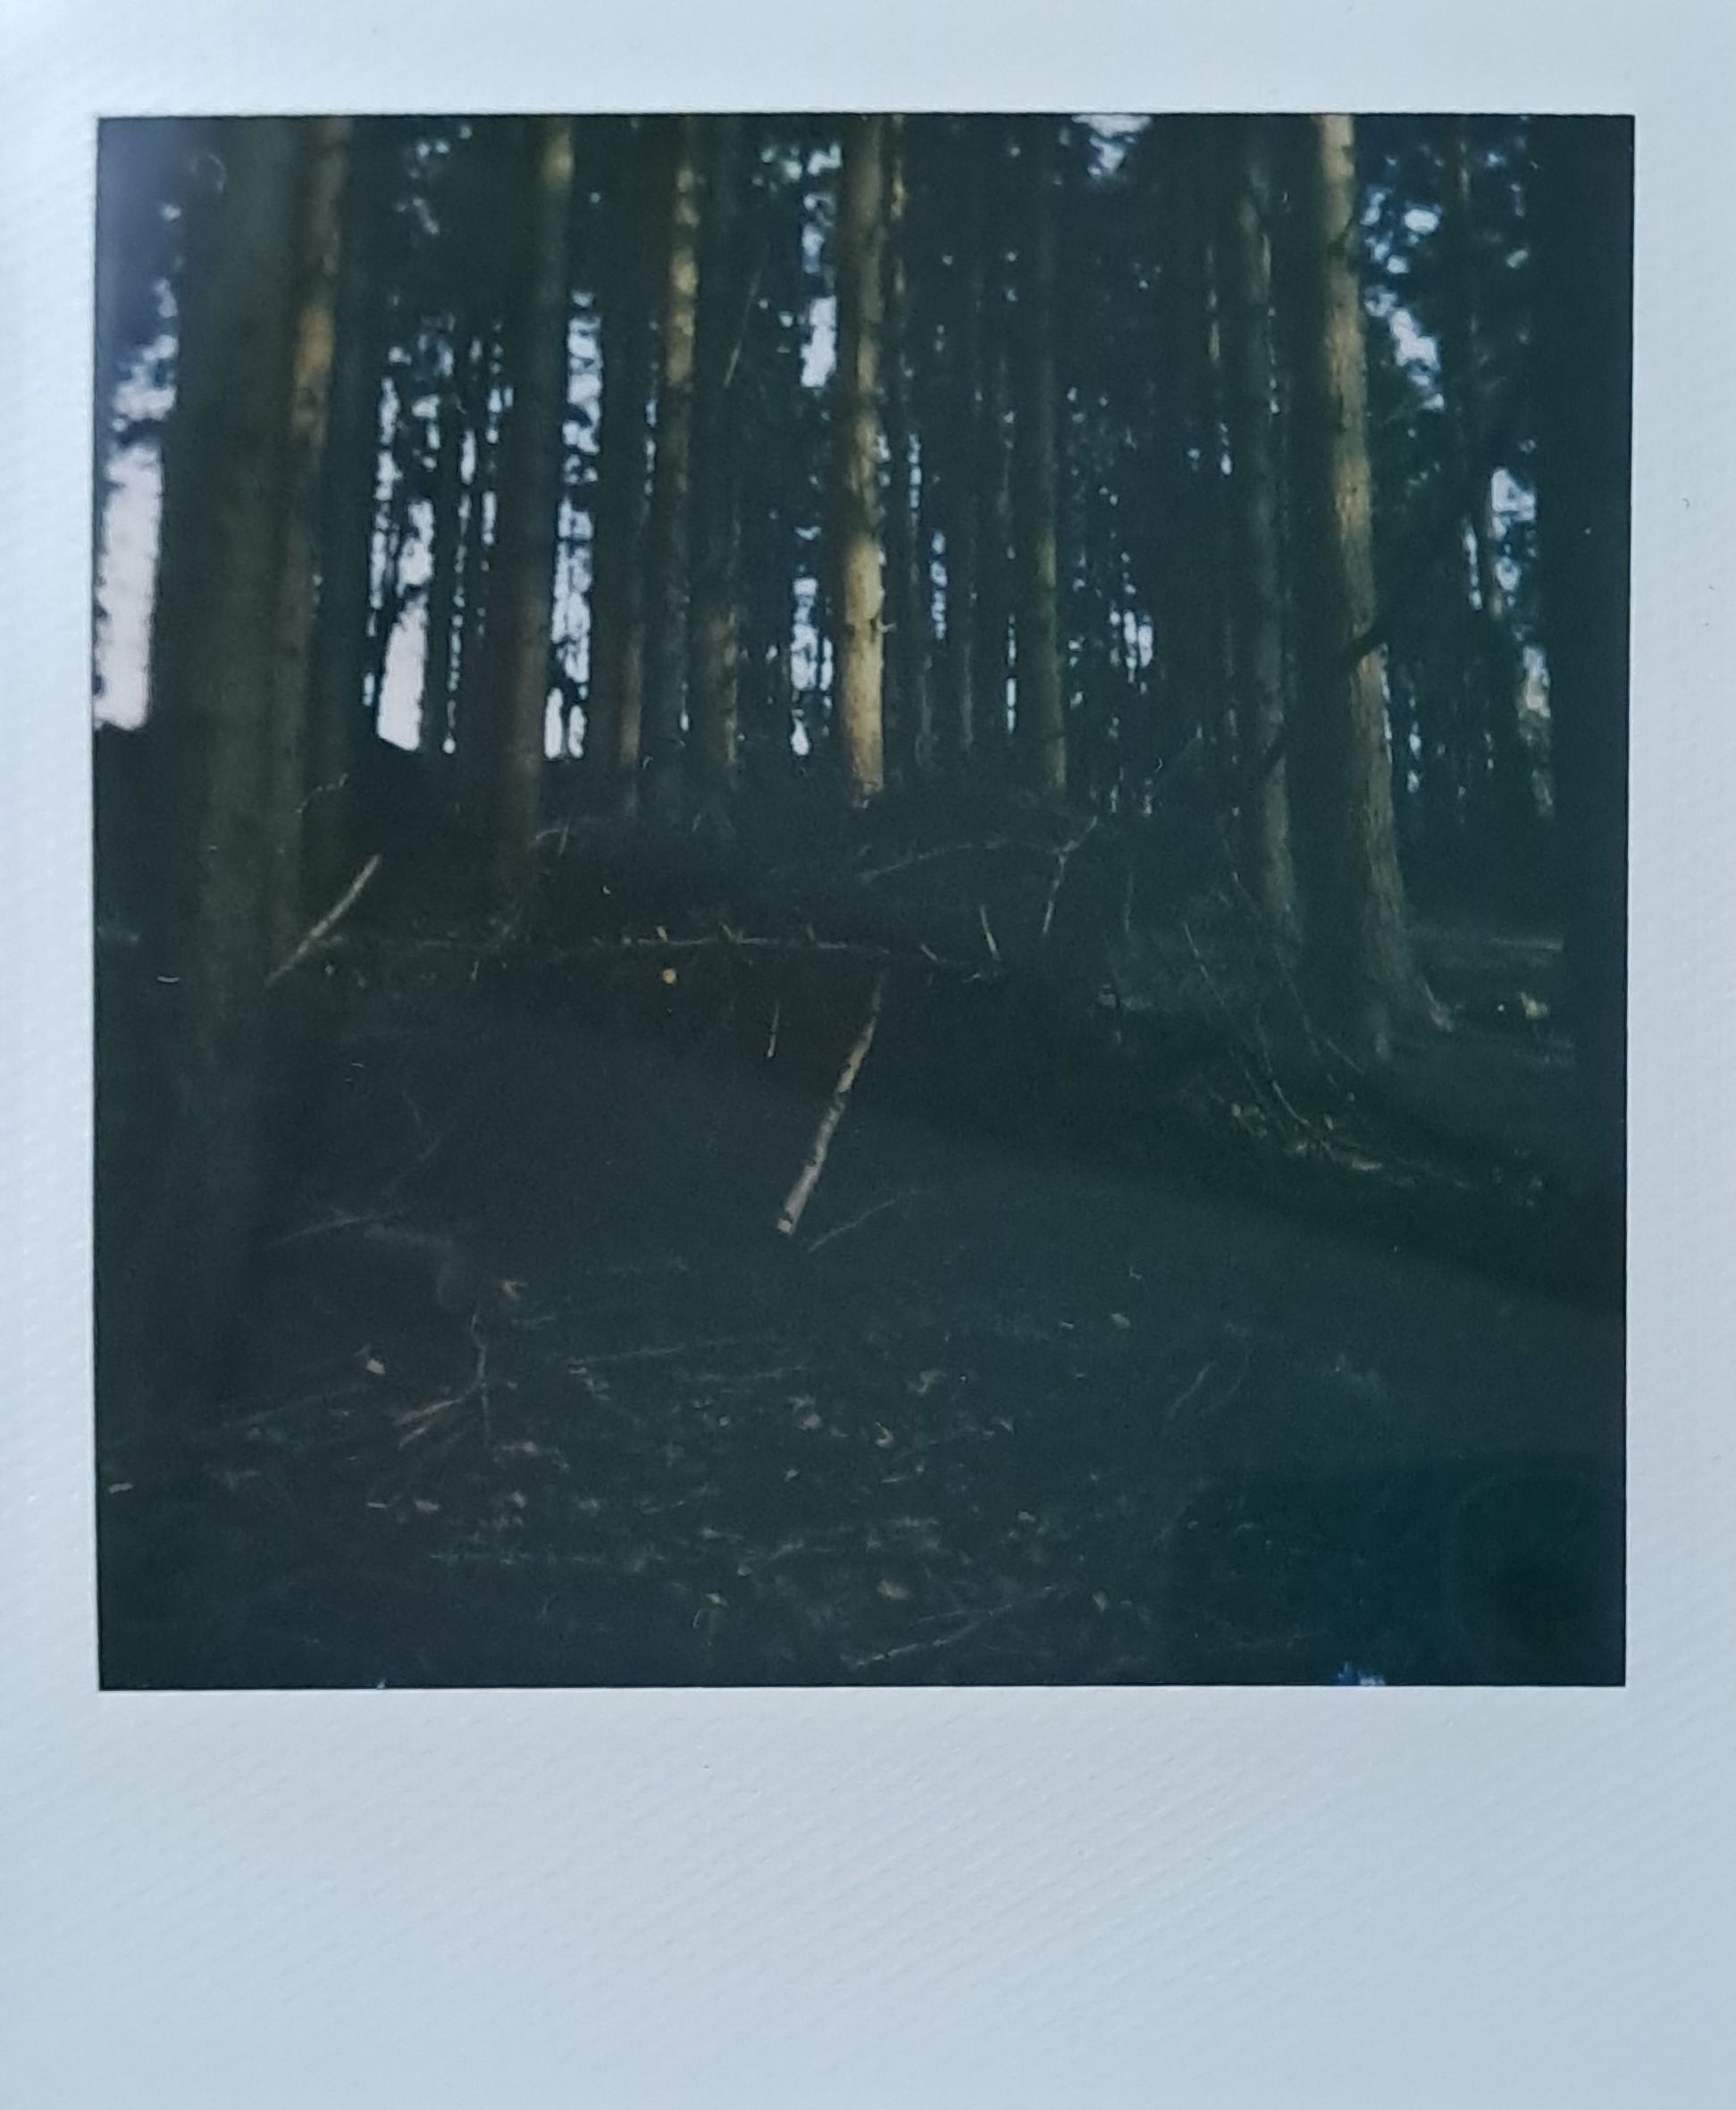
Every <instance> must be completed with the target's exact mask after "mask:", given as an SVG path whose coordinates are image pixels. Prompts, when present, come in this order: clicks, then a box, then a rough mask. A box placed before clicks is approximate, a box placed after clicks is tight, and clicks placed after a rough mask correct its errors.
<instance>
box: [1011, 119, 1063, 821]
mask: <svg viewBox="0 0 1736 2110" xmlns="http://www.w3.org/2000/svg"><path fill="white" fill-rule="evenodd" d="M1054 133H1055V126H1054V121H1053V119H1052V118H1046V117H1034V118H1031V119H1028V120H1027V122H1025V124H1024V125H1023V126H1022V127H1021V130H1020V138H1019V161H1020V171H1019V173H1020V179H1021V189H1022V190H1023V192H1024V218H1023V226H1022V229H1021V234H1020V245H1019V246H1020V258H1019V263H1020V270H1019V340H1018V351H1019V357H1018V361H1017V366H1016V388H1017V394H1016V396H1015V399H1014V404H1013V475H1014V480H1015V503H1014V508H1013V555H1014V567H1015V573H1016V581H1017V584H1016V595H1015V619H1016V626H1017V647H1016V649H1017V654H1018V657H1017V661H1016V668H1015V671H1016V687H1015V691H1014V694H1015V705H1016V710H1017V719H1016V726H1015V730H1016V738H1017V741H1018V747H1019V765H1020V774H1021V775H1022V776H1023V778H1024V780H1025V782H1026V783H1027V785H1028V786H1030V788H1031V789H1032V790H1033V791H1035V792H1036V793H1038V794H1040V795H1042V796H1044V797H1049V798H1059V797H1061V795H1062V794H1063V793H1064V792H1065V791H1066V789H1067V716H1066V706H1065V702H1064V700H1063V698H1062V694H1061V644H1060V636H1059V626H1058V620H1057V607H1056V599H1057V578H1058V570H1059V566H1058V562H1057V554H1056V541H1057V514H1058V506H1057V476H1056V470H1055V312H1054V311H1055V137H1054Z"/></svg>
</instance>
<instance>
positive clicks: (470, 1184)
mask: <svg viewBox="0 0 1736 2110" xmlns="http://www.w3.org/2000/svg"><path fill="white" fill-rule="evenodd" d="M95 151H96V178H95V198H96V224H95V231H94V263H95V298H94V315H95V329H94V360H93V366H92V373H93V374H94V382H93V383H92V400H91V405H90V411H91V416H90V425H89V434H90V449H91V457H90V474H91V478H92V490H93V494H94V495H93V503H92V509H91V515H90V523H89V531H90V547H89V562H90V567H91V591H90V600H91V606H90V619H89V635H88V655H89V656H88V664H89V671H90V693H91V706H92V709H91V717H92V724H91V730H90V739H91V742H92V744H93V748H94V753H93V760H92V763H91V778H92V785H93V807H94V824H93V825H94V867H93V870H92V876H91V911H92V914H91V930H90V942H91V946H92V955H91V957H92V959H93V961H94V966H93V969H92V971H93V973H94V988H95V1029H94V1033H95V1038H94V1069H95V1078H94V1093H95V1097H94V1130H93V1134H94V1150H93V1156H94V1181H95V1189H94V1191H95V1204H94V1207H95V1232H94V1275H95V1285H94V1305H95V1338H96V1364H95V1395H96V1396H95V1406H96V1425H95V1443H94V1451H93V1453H92V1456H93V1461H94V1466H95V1477H96V1484H95V1487H94V1490H93V1499H94V1505H95V1518H96V1567H97V1575H96V1585H97V1628H98V1643H99V1654H100V1684H101V1686H102V1689H103V1690H104V1691H105V1693H117V1692H146V1691H152V1692H158V1693H188V1692H195V1691H198V1692H228V1693H244V1692H256V1691H261V1690H282V1689H287V1688H312V1687H325V1688H340V1689H356V1690H366V1689H372V1688H381V1687H384V1688H388V1689H403V1688H455V1687H463V1688H488V1687H564V1688H597V1687H617V1688H619V1687H633V1688H652V1687H655V1688H680V1687H851V1686H854V1687H866V1686H877V1687H887V1686H910V1687H935V1686H1026V1687H1033V1686H1037V1687H1040V1686H1065V1687H1114V1686H1129V1685H1138V1686H1207V1685H1212V1686H1223V1685H1242V1686H1279V1685H1282V1686H1308V1685H1316V1686H1329V1685H1417V1686H1581V1687H1611V1686H1616V1687H1619V1686H1622V1685H1623V1684H1624V1683H1625V1681H1626V1678H1627V1674H1628V1631H1629V1622H1628V1605H1627V1556H1626V1547H1627V1517H1628V1509H1627V1498H1628V1476H1627V1469H1628V1415H1627V1320H1626V1294H1627V1286H1628V1270H1627V1174H1628V1150H1627V1047H1628V1044H1627V1032H1628V1003H1627V998H1628V848H1629V827H1628V798H1629V771H1628V730H1629V613H1630V558H1631V504H1630V497H1631V468H1630V456H1631V438H1632V415H1633V414H1632V384H1633V367H1634V359H1633V350H1634V329H1633V298H1634V275H1633V235H1634V202H1635V192H1634V181H1635V127H1634V123H1633V122H1632V120H1631V117H1629V116H1625V115H1619V114H1617V115H1611V114H1574V113H1571V112H1562V111H1556V112H1551V113H1547V114H1531V115H1527V114H1514V113H1510V112H1506V113H1503V112H1491V111H1489V110H1468V111H1464V112H1452V111H1448V112H1444V113H1443V112H1432V113H1406V112H1405V111H1402V110H1394V111H1388V112H1381V111H1378V110H1375V111H1370V110H1363V111H1358V112H1357V113H1355V114H1354V115H1351V114H1346V113H1335V112H1330V111H1328V112H1324V113H1321V112H1312V113H1311V112H1308V111H1305V110H1297V111H1277V112H1272V111H1264V112H1259V113H1236V112H1234V111H1219V112H1215V113H1202V112H1199V111H1197V110H1189V111H1170V112H1164V111H1156V112H1150V111H1147V112H1139V111H1135V112H1128V113H1113V112H1111V113H1102V112H1097V113H1093V112H1078V111H1055V112H1032V111H1029V110H1016V111H1004V110H983V111H977V112H969V111H959V112H952V111H944V110H943V111H933V110H926V111H919V112H910V113H902V114H901V113H897V112H879V111H862V110H846V111H843V112H837V111H834V112H830V113H828V112H826V110H823V109H820V110H803V109H801V108H794V109H790V110H784V111H778V112H775V113H767V112H765V111H754V112H737V111H731V110H714V109H704V110H693V111H682V110H675V111H668V110H664V111H657V112H650V111H644V112H641V113H633V112H632V111H623V110H613V111H608V112H604V113H588V114H570V113H569V114H554V115H550V114H522V113H487V114H472V115H465V114H463V113H448V114H444V115H442V114H407V113H401V112H399V113H391V114H373V115H368V114H358V113H347V114H325V115H319V114H303V115H273V114H249V115H238V114H197V113H193V114H185V115H172V114H162V113H159V114H151V115H137V116H127V115H119V114H110V115H105V117H104V118H103V120H102V122H101V123H100V125H99V126H98V127H97V128H96V134H95ZM76 554H78V553H77V552H75V555H76ZM1333 1704H1337V1702H1333ZM1392 2099H1396V2098H1392Z"/></svg>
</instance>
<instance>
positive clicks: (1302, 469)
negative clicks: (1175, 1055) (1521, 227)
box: [1286, 116, 1420, 1057]
mask: <svg viewBox="0 0 1736 2110" xmlns="http://www.w3.org/2000/svg"><path fill="white" fill-rule="evenodd" d="M1287 138H1288V142H1289V145H1290V148H1291V152H1290V154H1289V156H1288V170H1287V172H1288V174H1289V177H1290V181H1291V220H1290V223H1289V226H1290V232H1291V235H1292V238H1293V241H1294V253H1293V258H1292V263H1291V267H1290V269H1289V271H1288V272H1287V274H1286V275H1287V290H1289V292H1290V294H1291V296H1292V298H1293V302H1294V306H1293V309H1292V313H1291V315H1290V327H1289V329H1288V331H1287V351H1288V354H1289V357H1290V360H1291V364H1292V370H1293V380H1294V389H1295V394H1294V403H1293V431H1292V435H1291V437H1292V459H1293V465H1294V475H1295V500H1296V574H1297V576H1296V615H1297V652H1298V672H1299V675H1300V684H1299V692H1298V695H1297V705H1298V708H1297V710H1296V719H1295V723H1294V726H1293V728H1292V729H1293V735H1294V736H1293V738H1292V741H1291V743H1290V749H1289V760H1290V794H1291V817H1292V820H1293V821H1294V822H1295V824H1296V836H1297V842H1296V847H1297V850H1298V852H1299V853H1300V874H1299V876H1300V877H1301V879H1302V881H1303V887H1304V905H1305V911H1306V914H1305V933H1304V935H1305V941H1306V957H1307V963H1308V966H1309V969H1310V971H1311V977H1312V982H1313V986H1314V988H1315V991H1316V993H1317V995H1318V996H1319V997H1320V999H1321V1002H1322V1004H1323V1005H1324V1007H1325V1009H1326V1011H1327V1013H1329V1016H1330V1017H1331V1018H1332V1019H1333V1020H1334V1021H1335V1022H1336V1023H1337V1024H1338V1026H1339V1028H1340V1029H1341V1030H1343V1031H1344V1032H1345V1033H1346V1035H1347V1036H1348V1038H1350V1039H1351V1040H1352V1042H1353V1043H1354V1045H1356V1046H1357V1047H1359V1048H1360V1049H1361V1050H1362V1051H1363V1052H1364V1053H1365V1054H1368V1055H1374V1056H1376V1057H1381V1056H1384V1055H1385V1054H1386V1052H1387V1051H1388V1047H1389V1045H1390V1036H1391V1032H1392V1030H1393V1028H1394V1026H1395V1025H1396V1024H1397V1023H1398V1022H1399V1021H1401V1020H1403V1019H1404V1018H1405V1016H1406V1015H1407V1014H1408V1013H1411V1012H1412V1011H1413V1008H1414V1007H1415V1005H1416V1003H1417V1000H1418V997H1419V996H1420V985H1419V984H1418V982H1417V979H1416V975H1415V971H1414V969H1413V964H1412V960H1411V950H1410V940H1409V934H1408V932H1407V930H1406V928H1405V892H1404V887H1403V884H1402V882H1401V880H1400V878H1399V872H1398V853H1397V846H1396V840H1395V836H1394V828H1393V810H1392V763H1391V756H1390V753H1389V751H1388V739H1387V726H1386V699H1385V694H1384V683H1383V680H1382V677H1381V670H1380V661H1379V659H1378V658H1377V657H1376V656H1375V654H1373V653H1372V652H1369V651H1358V650H1357V643H1356V641H1358V640H1360V639H1362V638H1363V636H1364V635H1366V634H1367V632H1368V631H1369V629H1370V627H1371V625H1372V623H1373V620H1374V558H1373V548H1372V522H1371V498H1370V475H1369V457H1368V408H1367V390H1368V373H1367V354H1366V348H1365V344H1364V339H1363V306H1362V297H1361V293H1360V290H1359V288H1358V285H1357V278H1356V246H1355V245H1356V230H1357V212H1356V175H1355V136H1354V123H1353V121H1352V120H1351V119H1350V118H1348V117H1342V116H1325V117H1311V118H1303V119H1296V120H1294V121H1291V122H1290V123H1289V124H1288V125H1287Z"/></svg>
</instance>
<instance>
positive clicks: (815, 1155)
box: [777, 968, 886, 1238]
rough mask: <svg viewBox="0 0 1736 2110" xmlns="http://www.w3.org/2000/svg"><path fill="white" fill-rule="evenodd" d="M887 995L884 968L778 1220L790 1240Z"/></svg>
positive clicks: (816, 1181) (821, 1169)
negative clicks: (810, 1146) (804, 1160)
mask: <svg viewBox="0 0 1736 2110" xmlns="http://www.w3.org/2000/svg"><path fill="white" fill-rule="evenodd" d="M885 994H886V971H885V968H882V969H881V971H880V972H879V973H878V974H877V975H876V977H875V980H874V988H873V990H872V992H871V993H870V995H869V996H868V1016H867V1017H866V1018H865V1019H864V1020H863V1021H862V1029H861V1031H860V1032H859V1033H858V1034H857V1036H856V1038H855V1041H854V1043H853V1044H852V1046H851V1050H850V1053H849V1054H848V1055H846V1056H845V1057H844V1066H843V1069H842V1070H841V1071H840V1072H839V1073H838V1082H837V1086H836V1088H835V1089H834V1091H833V1094H832V1097H831V1101H830V1103H829V1104H828V1105H827V1106H826V1112H825V1113H824V1114H822V1115H821V1116H820V1124H819V1128H818V1131H816V1133H815V1136H814V1147H813V1148H812V1149H811V1150H810V1151H809V1153H808V1162H807V1164H804V1165H803V1166H802V1168H801V1172H800V1173H798V1174H797V1177H796V1183H795V1185H794V1186H793V1188H791V1190H790V1192H789V1196H788V1198H787V1199H786V1200H785V1202H784V1209H783V1214H782V1215H780V1216H779V1217H778V1219H777V1228H778V1230H779V1231H780V1232H783V1233H784V1236H785V1237H786V1238H787V1237H789V1236H790V1234H791V1233H792V1232H793V1231H794V1230H795V1227H796V1225H797V1224H798V1223H801V1212H802V1211H803V1210H804V1209H805V1208H806V1207H807V1206H808V1198H809V1195H810V1194H812V1193H813V1191H814V1189H815V1188H816V1187H817V1186H818V1184H819V1176H820V1174H821V1173H823V1172H824V1171H825V1169H826V1152H827V1151H828V1150H830V1149H831V1147H832V1139H833V1137H834V1135H835V1134H836V1133H837V1130H838V1123H839V1122H841V1121H842V1120H843V1117H844V1108H845V1107H846V1106H847V1105H849V1103H850V1095H851V1090H852V1089H853V1088H854V1086H855V1083H856V1079H857V1076H858V1075H859V1073H860V1071H861V1067H862V1064H863V1063H865V1062H866V1061H867V1060H868V1049H869V1048H870V1047H873V1046H874V1029H875V1027H876V1025H877V1024H878V1023H879V1021H880V1005H881V1003H882V1001H883V1000H884V998H885Z"/></svg>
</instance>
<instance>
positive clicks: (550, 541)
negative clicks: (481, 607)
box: [489, 117, 573, 889]
mask: <svg viewBox="0 0 1736 2110" xmlns="http://www.w3.org/2000/svg"><path fill="white" fill-rule="evenodd" d="M529 144H530V146H531V148H532V191H531V197H530V199H529V201H528V203H529V206H530V214H531V221H530V246H529V256H528V259H527V264H528V270H527V275H526V280H525V284H524V309H523V313H522V318H521V321H520V324H519V332H518V363H517V373H516V388H515V391H514V397H513V406H512V412H511V420H510V423H509V425H508V427H507V433H506V438H505V449H504V452H505V460H504V462H503V464H502V470H503V474H502V477H501V486H500V500H499V504H500V517H499V538H498V541H499V547H498V552H497V557H496V562H495V568H494V584H493V601H494V605H493V607H492V608H491V610H490V614H489V632H490V638H491V645H490V653H489V667H490V673H491V687H492V689H493V692H494V702H495V709H496V710H497V712H498V714H499V715H498V717H497V719H496V721H495V730H496V733H497V743H496V746H495V779H494V799H493V816H492V818H493V828H494V870H495V881H496V884H497V886H498V887H501V888H503V889H504V888H507V887H511V886H513V885H514V884H515V883H516V881H517V880H518V879H519V878H522V876H523V875H524V871H525V870H526V869H527V868H528V866H529V864H530V862H531V858H532V854H533V850H534V847H535V843H536V826H537V814H538V808H539V804H540V800H541V786H542V771H543V762H544V726H545V723H546V720H547V717H548V709H549V638H550V632H551V626H552V613H553V600H554V579H555V542H556V536H557V534H558V525H559V515H560V497H561V483H562V477H561V468H562V458H563V455H564V452H565V448H566V441H565V439H564V437H563V428H564V426H565V425H566V392H567V324H568V307H569V305H570V300H569V291H568V285H567V223H568V219H569V215H570V209H571V204H572V195H573V126H572V120H571V119H570V118H565V117H547V118H541V119H539V120H538V121H537V122H536V124H535V126H534V128H533V131H532V134H531V139H530V142H529Z"/></svg>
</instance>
